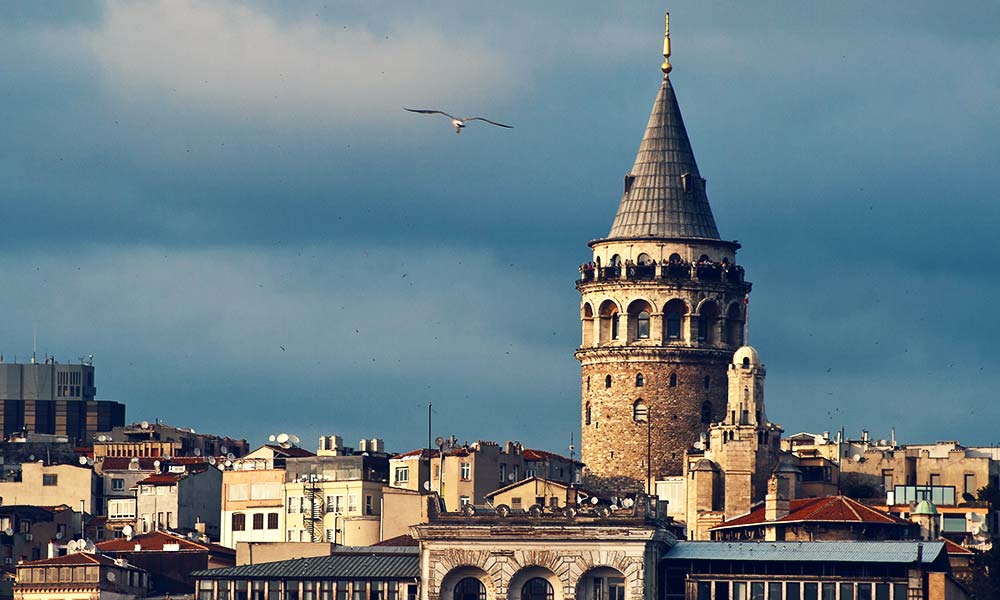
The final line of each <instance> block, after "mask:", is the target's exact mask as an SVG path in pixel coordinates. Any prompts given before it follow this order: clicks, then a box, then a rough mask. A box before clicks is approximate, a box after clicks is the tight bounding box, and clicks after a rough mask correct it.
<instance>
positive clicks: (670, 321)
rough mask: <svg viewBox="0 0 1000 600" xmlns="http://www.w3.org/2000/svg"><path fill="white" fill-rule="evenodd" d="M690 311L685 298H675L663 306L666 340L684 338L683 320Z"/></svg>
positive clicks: (664, 335)
mask: <svg viewBox="0 0 1000 600" xmlns="http://www.w3.org/2000/svg"><path fill="white" fill-rule="evenodd" d="M687 312H688V310H687V305H686V304H684V301H683V300H679V299H676V298H675V299H673V300H671V301H670V302H667V304H666V305H665V306H664V307H663V323H664V324H663V337H664V338H665V339H666V341H668V342H671V341H678V340H682V339H684V330H683V325H682V323H683V321H684V315H686V314H687Z"/></svg>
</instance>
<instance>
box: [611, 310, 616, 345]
mask: <svg viewBox="0 0 1000 600" xmlns="http://www.w3.org/2000/svg"><path fill="white" fill-rule="evenodd" d="M611 339H613V340H617V339H618V313H615V314H613V315H611Z"/></svg>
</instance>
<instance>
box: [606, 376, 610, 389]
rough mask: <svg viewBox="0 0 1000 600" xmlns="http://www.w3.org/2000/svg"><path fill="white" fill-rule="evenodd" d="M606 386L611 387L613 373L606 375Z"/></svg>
mask: <svg viewBox="0 0 1000 600" xmlns="http://www.w3.org/2000/svg"><path fill="white" fill-rule="evenodd" d="M604 387H605V388H609V387H611V375H607V376H605V377H604Z"/></svg>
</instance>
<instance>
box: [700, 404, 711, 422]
mask: <svg viewBox="0 0 1000 600" xmlns="http://www.w3.org/2000/svg"><path fill="white" fill-rule="evenodd" d="M701 422H702V423H711V422H712V403H711V402H709V401H707V400H706V401H705V402H702V403H701Z"/></svg>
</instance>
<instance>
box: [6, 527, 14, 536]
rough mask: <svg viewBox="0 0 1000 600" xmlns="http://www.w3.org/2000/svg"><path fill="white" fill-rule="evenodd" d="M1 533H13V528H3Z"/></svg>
mask: <svg viewBox="0 0 1000 600" xmlns="http://www.w3.org/2000/svg"><path fill="white" fill-rule="evenodd" d="M3 534H4V535H14V530H13V529H11V528H10V527H8V528H7V529H4V530H3Z"/></svg>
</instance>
